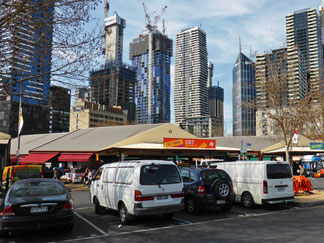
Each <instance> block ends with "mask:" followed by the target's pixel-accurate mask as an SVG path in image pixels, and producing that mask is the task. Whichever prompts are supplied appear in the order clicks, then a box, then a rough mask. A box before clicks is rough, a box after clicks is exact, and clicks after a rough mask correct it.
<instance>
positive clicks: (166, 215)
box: [163, 213, 174, 219]
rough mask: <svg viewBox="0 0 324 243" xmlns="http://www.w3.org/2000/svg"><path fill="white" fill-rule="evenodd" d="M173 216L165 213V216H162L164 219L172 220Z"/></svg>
mask: <svg viewBox="0 0 324 243" xmlns="http://www.w3.org/2000/svg"><path fill="white" fill-rule="evenodd" d="M173 216H174V213H165V214H163V217H164V218H165V219H172V218H173Z"/></svg>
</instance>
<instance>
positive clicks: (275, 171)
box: [266, 162, 294, 199]
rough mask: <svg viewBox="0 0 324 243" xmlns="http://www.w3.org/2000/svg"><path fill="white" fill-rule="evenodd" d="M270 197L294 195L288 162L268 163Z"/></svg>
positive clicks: (267, 174)
mask: <svg viewBox="0 0 324 243" xmlns="http://www.w3.org/2000/svg"><path fill="white" fill-rule="evenodd" d="M266 176H267V180H266V181H267V184H268V199H271V198H285V197H291V196H294V186H293V179H292V175H291V170H290V166H289V164H288V163H281V162H277V163H273V164H267V165H266Z"/></svg>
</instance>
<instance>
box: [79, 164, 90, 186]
mask: <svg viewBox="0 0 324 243" xmlns="http://www.w3.org/2000/svg"><path fill="white" fill-rule="evenodd" d="M88 174H89V168H86V170H85V171H84V173H83V174H82V180H81V182H82V184H85V183H86V181H87V179H88Z"/></svg>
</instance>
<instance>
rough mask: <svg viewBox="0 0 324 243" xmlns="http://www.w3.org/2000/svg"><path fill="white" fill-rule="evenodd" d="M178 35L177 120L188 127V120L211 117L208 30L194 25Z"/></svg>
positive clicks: (176, 71)
mask: <svg viewBox="0 0 324 243" xmlns="http://www.w3.org/2000/svg"><path fill="white" fill-rule="evenodd" d="M176 38H177V39H176V55H175V79H174V107H175V108H174V113H175V123H176V124H178V125H179V126H180V127H182V128H183V129H186V130H188V124H187V123H188V119H193V118H195V120H197V122H199V121H201V119H200V117H206V116H209V108H208V89H207V85H208V84H207V80H208V59H207V43H206V32H205V31H203V30H202V29H201V28H199V27H193V28H190V29H185V30H183V31H182V32H180V33H178V34H177V37H176ZM197 126H198V123H197ZM191 130H192V129H191ZM194 130H197V129H194ZM198 130H199V129H198ZM199 133H200V132H199ZM194 134H196V135H197V133H196V132H194Z"/></svg>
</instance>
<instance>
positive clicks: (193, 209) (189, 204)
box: [185, 197, 199, 214]
mask: <svg viewBox="0 0 324 243" xmlns="http://www.w3.org/2000/svg"><path fill="white" fill-rule="evenodd" d="M198 207H199V205H198V203H197V200H196V199H195V198H194V197H188V198H187V199H186V203H185V208H186V210H187V212H188V213H190V214H195V213H197V212H198V211H199V208H198Z"/></svg>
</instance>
